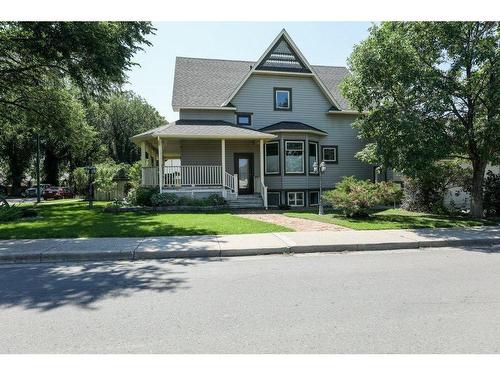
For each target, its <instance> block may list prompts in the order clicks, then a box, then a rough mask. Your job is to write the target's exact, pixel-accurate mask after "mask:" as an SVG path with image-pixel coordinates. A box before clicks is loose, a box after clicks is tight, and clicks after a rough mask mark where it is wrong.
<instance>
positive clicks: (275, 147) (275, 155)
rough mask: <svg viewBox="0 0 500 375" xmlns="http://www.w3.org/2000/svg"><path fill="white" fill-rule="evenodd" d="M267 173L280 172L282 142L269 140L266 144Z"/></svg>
mask: <svg viewBox="0 0 500 375" xmlns="http://www.w3.org/2000/svg"><path fill="white" fill-rule="evenodd" d="M264 146H265V154H266V155H265V161H266V163H265V164H266V165H265V174H279V173H280V144H279V142H268V143H266V144H265V145H264Z"/></svg>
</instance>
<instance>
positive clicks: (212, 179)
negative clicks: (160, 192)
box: [163, 165, 222, 187]
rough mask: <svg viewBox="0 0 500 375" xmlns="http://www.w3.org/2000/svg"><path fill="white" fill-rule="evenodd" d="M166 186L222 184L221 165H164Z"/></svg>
mask: <svg viewBox="0 0 500 375" xmlns="http://www.w3.org/2000/svg"><path fill="white" fill-rule="evenodd" d="M164 176H165V179H164V182H163V184H164V185H165V187H176V186H193V185H194V186H222V167H221V166H220V165H182V166H175V167H164Z"/></svg>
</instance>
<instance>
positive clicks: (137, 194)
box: [131, 186, 158, 206]
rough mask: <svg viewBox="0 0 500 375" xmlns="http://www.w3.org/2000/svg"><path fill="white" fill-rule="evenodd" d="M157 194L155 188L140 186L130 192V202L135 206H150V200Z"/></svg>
mask: <svg viewBox="0 0 500 375" xmlns="http://www.w3.org/2000/svg"><path fill="white" fill-rule="evenodd" d="M157 192H158V189H157V188H154V187H145V186H140V187H138V188H137V189H136V190H133V191H132V192H131V201H132V203H133V204H135V205H137V206H151V204H152V202H151V198H152V197H153V194H156V193H157Z"/></svg>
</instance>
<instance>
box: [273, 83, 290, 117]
mask: <svg viewBox="0 0 500 375" xmlns="http://www.w3.org/2000/svg"><path fill="white" fill-rule="evenodd" d="M274 110H275V111H291V110H292V89H281V88H275V89H274Z"/></svg>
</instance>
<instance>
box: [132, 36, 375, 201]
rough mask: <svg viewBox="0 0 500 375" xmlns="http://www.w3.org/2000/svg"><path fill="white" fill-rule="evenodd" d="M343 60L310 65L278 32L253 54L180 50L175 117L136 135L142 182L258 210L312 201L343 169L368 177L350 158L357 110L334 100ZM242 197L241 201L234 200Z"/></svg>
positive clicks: (355, 147)
mask: <svg viewBox="0 0 500 375" xmlns="http://www.w3.org/2000/svg"><path fill="white" fill-rule="evenodd" d="M348 74H349V72H348V70H347V69H346V68H345V67H334V66H316V65H310V64H309V62H308V61H307V59H306V58H305V57H304V56H303V54H302V53H301V52H300V50H299V49H298V47H297V46H296V45H295V43H294V42H293V41H292V39H291V38H290V36H289V35H288V34H287V32H286V31H285V30H282V31H281V32H280V33H279V35H278V36H277V37H276V38H275V40H274V41H273V42H272V43H271V45H270V46H269V48H268V49H267V50H266V51H265V52H264V53H263V54H262V56H261V57H260V58H259V59H258V60H257V61H256V62H253V61H233V60H216V59H202V58H186V57H178V58H177V59H176V66H175V78H174V88H173V98H172V105H173V108H174V110H175V111H178V112H179V120H178V121H175V122H172V123H169V124H166V125H164V126H161V127H159V128H156V129H152V130H150V131H147V132H145V133H142V134H138V135H136V136H134V137H133V138H132V139H133V141H134V142H135V143H136V144H137V145H139V146H140V147H141V156H142V163H143V174H142V184H143V185H145V186H159V188H160V189H161V190H162V191H171V192H175V193H178V194H191V195H206V194H210V193H213V192H218V193H220V194H222V195H223V196H224V197H225V198H226V199H227V200H228V201H229V202H235V203H234V204H236V205H238V202H239V204H240V206H241V205H245V204H248V205H250V206H251V205H260V206H265V207H266V208H267V207H268V206H269V207H273V206H278V205H279V204H288V205H290V206H292V207H303V206H314V205H317V204H318V198H319V183H320V182H319V176H318V173H317V172H316V173H315V172H314V170H313V165H314V163H315V162H317V163H321V161H324V162H325V163H326V165H327V169H326V172H325V173H324V174H323V176H322V186H323V188H326V189H330V188H333V187H334V186H335V184H336V183H337V182H338V181H340V179H341V178H342V177H343V176H351V175H353V176H355V177H357V178H362V179H370V178H373V171H374V169H373V166H371V165H369V164H366V163H363V162H361V161H359V160H358V159H356V158H355V154H356V153H357V152H358V151H360V150H361V149H362V148H363V145H364V144H363V142H362V141H361V140H359V139H358V137H357V131H356V130H355V129H353V127H352V124H353V122H354V120H355V118H356V116H357V115H358V113H357V112H356V111H354V110H353V109H351V108H350V107H349V104H348V103H347V101H346V100H345V99H344V98H343V97H342V95H341V93H340V89H339V84H340V83H341V81H342V80H343V78H344V77H345V76H346V75H348ZM242 202H243V203H242Z"/></svg>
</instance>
